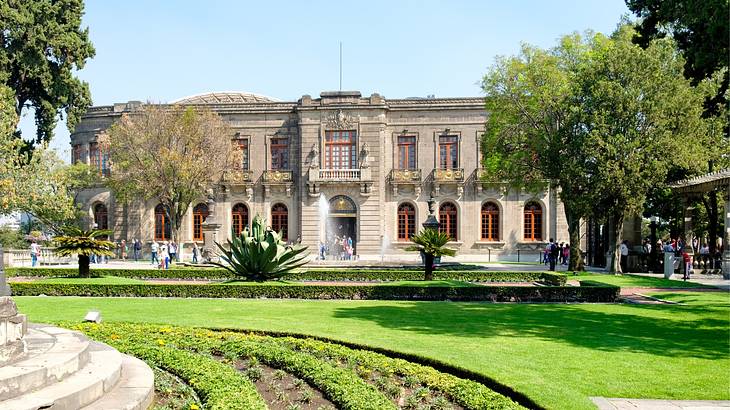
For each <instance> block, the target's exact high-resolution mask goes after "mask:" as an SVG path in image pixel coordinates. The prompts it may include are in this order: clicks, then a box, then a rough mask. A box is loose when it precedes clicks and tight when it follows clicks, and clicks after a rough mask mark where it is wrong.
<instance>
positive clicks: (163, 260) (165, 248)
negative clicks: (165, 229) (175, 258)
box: [160, 241, 170, 269]
mask: <svg viewBox="0 0 730 410" xmlns="http://www.w3.org/2000/svg"><path fill="white" fill-rule="evenodd" d="M169 264H170V247H169V245H168V243H167V241H165V242H163V243H162V245H160V265H162V266H164V269H167V266H168V265H169Z"/></svg>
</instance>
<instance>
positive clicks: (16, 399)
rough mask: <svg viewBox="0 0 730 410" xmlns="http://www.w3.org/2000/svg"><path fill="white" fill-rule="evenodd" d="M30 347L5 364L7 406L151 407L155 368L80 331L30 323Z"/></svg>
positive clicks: (33, 409) (3, 401) (11, 409)
mask: <svg viewBox="0 0 730 410" xmlns="http://www.w3.org/2000/svg"><path fill="white" fill-rule="evenodd" d="M23 340H24V343H25V352H24V353H22V354H20V355H16V357H14V358H13V359H12V360H11V361H6V362H5V363H2V364H1V365H0V366H2V367H0V409H3V410H16V409H17V410H21V409H22V410H38V409H53V410H71V409H85V410H92V409H93V410H117V409H118V410H122V409H124V410H146V409H147V408H149V407H150V405H151V404H152V400H153V397H154V378H153V373H152V369H150V368H149V366H147V364H146V363H144V362H143V361H141V360H139V359H136V358H134V357H131V356H128V355H125V354H122V353H120V352H118V351H117V350H115V349H113V348H111V347H109V346H108V345H105V344H103V343H99V342H94V341H91V340H88V339H87V338H86V337H85V336H84V335H82V334H80V333H78V332H72V331H70V330H67V329H61V328H57V327H53V326H45V325H30V326H28V333H27V334H26V335H25V336H24V337H23Z"/></svg>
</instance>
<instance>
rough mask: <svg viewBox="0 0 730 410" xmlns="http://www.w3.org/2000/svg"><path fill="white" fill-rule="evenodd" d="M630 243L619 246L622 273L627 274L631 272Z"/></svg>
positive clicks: (624, 242) (622, 243)
mask: <svg viewBox="0 0 730 410" xmlns="http://www.w3.org/2000/svg"><path fill="white" fill-rule="evenodd" d="M628 243H629V241H623V242H621V246H619V252H620V253H621V272H627V271H628V270H629V265H628V262H629V245H628Z"/></svg>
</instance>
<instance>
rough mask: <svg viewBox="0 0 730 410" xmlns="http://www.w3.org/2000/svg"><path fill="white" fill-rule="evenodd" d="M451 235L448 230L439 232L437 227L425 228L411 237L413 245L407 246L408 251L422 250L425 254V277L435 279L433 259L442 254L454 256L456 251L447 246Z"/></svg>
mask: <svg viewBox="0 0 730 410" xmlns="http://www.w3.org/2000/svg"><path fill="white" fill-rule="evenodd" d="M450 240H451V237H450V236H449V234H447V233H446V232H439V231H437V230H435V229H430V228H427V229H423V230H422V231H421V232H419V233H417V234H415V235H413V236H412V237H411V242H412V243H413V245H411V246H409V247H407V248H406V250H407V251H411V252H421V253H422V254H423V255H424V265H425V266H424V268H425V279H426V280H433V260H434V258H438V257H441V256H454V255H456V251H455V250H453V249H451V248H447V247H446V244H447V243H448V242H449V241H450Z"/></svg>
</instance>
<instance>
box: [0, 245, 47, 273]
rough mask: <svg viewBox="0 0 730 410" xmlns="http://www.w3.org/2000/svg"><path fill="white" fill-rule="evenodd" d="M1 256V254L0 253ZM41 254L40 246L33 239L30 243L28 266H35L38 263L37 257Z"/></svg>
mask: <svg viewBox="0 0 730 410" xmlns="http://www.w3.org/2000/svg"><path fill="white" fill-rule="evenodd" d="M0 256H2V255H0ZM39 256H41V246H40V245H38V242H36V241H35V240H34V241H33V242H32V243H31V244H30V266H31V267H33V268H35V265H37V264H38V257H39Z"/></svg>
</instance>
